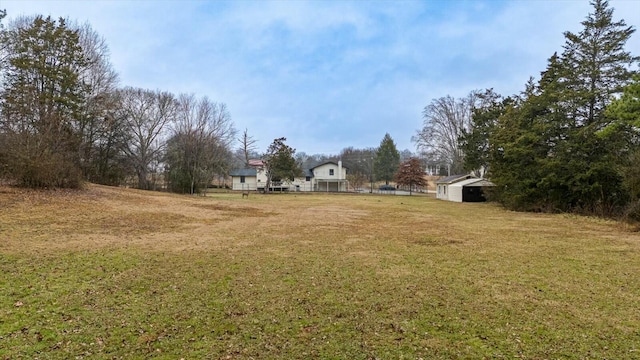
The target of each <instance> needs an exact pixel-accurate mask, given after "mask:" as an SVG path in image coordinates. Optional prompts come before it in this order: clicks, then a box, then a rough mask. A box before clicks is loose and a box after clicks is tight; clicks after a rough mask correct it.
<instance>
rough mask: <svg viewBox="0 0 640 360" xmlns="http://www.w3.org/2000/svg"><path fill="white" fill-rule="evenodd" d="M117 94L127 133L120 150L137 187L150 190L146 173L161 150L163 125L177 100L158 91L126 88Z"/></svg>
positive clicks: (164, 131) (164, 127)
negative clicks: (133, 175) (130, 168)
mask: <svg viewBox="0 0 640 360" xmlns="http://www.w3.org/2000/svg"><path fill="white" fill-rule="evenodd" d="M118 93H119V100H120V111H121V112H122V117H123V119H124V127H125V130H126V133H127V141H126V143H125V144H124V145H125V146H124V149H123V150H124V153H125V154H126V156H127V158H128V159H129V162H130V165H131V167H132V168H133V170H134V171H135V173H136V175H137V177H138V187H139V188H141V189H150V188H151V183H150V182H149V179H148V178H147V175H148V174H149V171H150V167H151V165H152V164H153V163H154V162H157V161H158V160H159V159H160V155H161V154H162V152H163V150H164V147H165V144H166V139H165V135H166V127H167V124H169V123H170V122H171V121H173V120H174V119H175V116H176V110H177V102H176V100H175V98H174V96H173V95H172V94H171V93H168V92H162V91H151V90H145V89H140V88H132V87H126V88H124V89H122V90H120V91H118Z"/></svg>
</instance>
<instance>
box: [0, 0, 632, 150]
mask: <svg viewBox="0 0 640 360" xmlns="http://www.w3.org/2000/svg"><path fill="white" fill-rule="evenodd" d="M610 4H611V6H613V7H614V8H615V9H616V10H615V12H614V16H615V18H616V19H620V18H623V19H625V21H626V22H627V24H628V25H633V26H634V27H636V28H637V27H639V26H640V1H637V0H612V1H610ZM0 8H4V9H6V10H7V13H8V17H9V18H13V17H16V16H19V15H35V14H43V15H52V16H54V17H68V18H70V19H73V20H76V21H78V22H89V23H90V24H91V26H92V27H93V28H94V29H95V30H96V31H97V32H98V33H99V34H101V35H102V36H103V37H104V38H105V39H106V41H107V43H108V44H109V48H110V50H111V62H112V63H113V66H114V68H115V70H116V71H117V72H118V73H119V75H120V85H121V86H134V87H142V88H148V89H160V90H166V91H170V92H173V93H175V94H179V93H183V92H185V93H194V94H196V95H197V96H208V97H209V98H210V99H211V100H213V101H217V102H223V103H226V104H227V106H228V108H229V110H230V112H231V116H232V118H233V121H234V123H235V126H236V127H237V128H238V130H240V131H242V130H244V129H245V128H246V129H248V132H249V135H251V136H253V137H254V138H255V139H257V140H258V150H259V151H261V152H262V151H264V150H265V149H266V148H267V146H268V145H269V143H271V141H272V140H273V139H274V138H277V137H281V136H284V137H286V138H287V139H288V140H287V143H288V144H289V145H291V146H293V147H294V148H296V149H297V151H298V152H300V151H304V152H306V153H307V154H315V153H325V154H336V153H338V152H339V151H340V150H341V149H342V148H344V147H347V146H354V147H357V148H361V147H375V146H378V145H379V143H380V140H381V139H382V138H383V136H384V134H385V133H386V132H388V133H389V134H391V136H392V138H393V139H394V140H395V142H396V145H397V147H398V149H399V150H403V149H409V150H411V151H415V147H414V144H413V143H412V142H411V136H412V135H413V134H414V133H415V132H416V130H418V129H419V128H421V126H422V114H421V113H422V109H423V108H424V107H425V106H426V105H428V104H429V103H430V102H431V100H432V99H435V98H439V97H442V96H446V95H451V96H454V97H461V96H464V95H466V94H468V93H469V92H470V91H471V90H474V89H485V88H493V89H494V90H495V91H496V92H498V93H500V94H503V95H511V94H514V93H518V92H520V91H522V90H523V88H524V83H525V82H526V81H527V79H528V78H529V77H530V76H538V75H539V73H540V71H542V70H543V69H544V67H545V65H546V59H547V58H548V57H549V56H551V55H552V54H553V52H554V51H558V52H561V51H562V45H563V43H564V37H563V32H564V31H573V32H578V31H580V29H581V25H580V22H581V21H582V20H584V18H585V17H586V16H587V14H588V13H589V12H590V11H591V6H590V5H589V3H588V1H578V0H571V1H562V0H556V1H546V0H528V1H527V0H522V1H515V0H514V1H497V0H488V1H482V0H478V1H462V0H452V1H249V0H244V1H243V0H240V1H229V2H227V1H188V0H184V1H174V0H156V1H141V0H140V1H134V0H130V1H124V0H111V1H99V0H98V1H95V0H94V1H80V0H76V1H55V0H48V1H44V0H41V1H29V0H19V1H18V0H0ZM627 49H628V50H629V51H631V52H632V53H633V54H635V55H640V34H639V33H636V34H634V36H633V37H632V39H631V41H630V42H629V43H628V44H627Z"/></svg>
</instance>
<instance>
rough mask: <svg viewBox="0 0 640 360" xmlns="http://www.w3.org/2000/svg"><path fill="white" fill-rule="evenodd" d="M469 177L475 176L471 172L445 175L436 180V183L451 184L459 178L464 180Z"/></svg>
mask: <svg viewBox="0 0 640 360" xmlns="http://www.w3.org/2000/svg"><path fill="white" fill-rule="evenodd" d="M469 178H474V179H475V178H476V177H475V176H473V175H471V174H463V175H451V176H447V177H445V178H442V179H440V180H438V181H436V184H453V183H455V182H458V181H460V180H466V179H469Z"/></svg>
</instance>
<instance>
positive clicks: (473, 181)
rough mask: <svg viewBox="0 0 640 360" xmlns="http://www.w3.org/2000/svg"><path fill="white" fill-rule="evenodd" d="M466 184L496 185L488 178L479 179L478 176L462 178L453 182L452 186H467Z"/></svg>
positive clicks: (478, 185)
mask: <svg viewBox="0 0 640 360" xmlns="http://www.w3.org/2000/svg"><path fill="white" fill-rule="evenodd" d="M465 186H472V187H482V186H496V185H495V184H494V183H492V182H491V181H489V180H487V179H478V178H471V179H466V180H461V181H458V182H456V183H453V184H451V187H465Z"/></svg>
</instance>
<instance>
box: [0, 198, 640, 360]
mask: <svg viewBox="0 0 640 360" xmlns="http://www.w3.org/2000/svg"><path fill="white" fill-rule="evenodd" d="M638 274H640V234H638V233H636V232H634V231H633V229H632V228H631V227H629V226H627V225H624V224H620V223H616V222H613V221H605V220H600V219H593V218H586V217H576V216H570V215H543V214H531V213H514V212H507V211H505V210H502V209H501V208H499V207H497V206H495V205H493V204H487V203H481V204H466V203H462V204H460V203H451V202H445V201H438V200H435V199H432V198H427V197H424V196H411V197H408V196H398V197H396V196H379V195H370V194H351V195H347V194H341V195H332V194H305V195H299V194H293V193H292V194H283V195H257V194H251V195H250V197H249V198H248V199H246V198H244V199H243V198H242V197H241V194H240V193H234V194H226V193H222V194H210V195H209V196H208V197H206V198H202V197H188V196H178V195H170V194H162V193H153V192H142V191H137V190H126V189H114V188H108V187H102V186H90V187H89V188H88V190H86V191H84V192H73V191H71V192H70V191H57V192H40V191H25V190H18V189H13V188H7V187H0V359H20V358H24V359H32V358H41V359H69V358H76V359H82V358H108V359H112V358H122V359H133V358H168V359H180V358H184V359H219V358H223V359H305V358H323V359H400V358H404V359H419V358H423V359H434V358H435V359H437V358H441V359H452V358H453V359H455V358H474V359H475V358H510V359H512V358H526V359H555V358H563V359H564V358H567V359H570V358H575V359H586V358H595V359H602V358H609V359H625V358H640V310H639V309H640V276H638Z"/></svg>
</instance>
